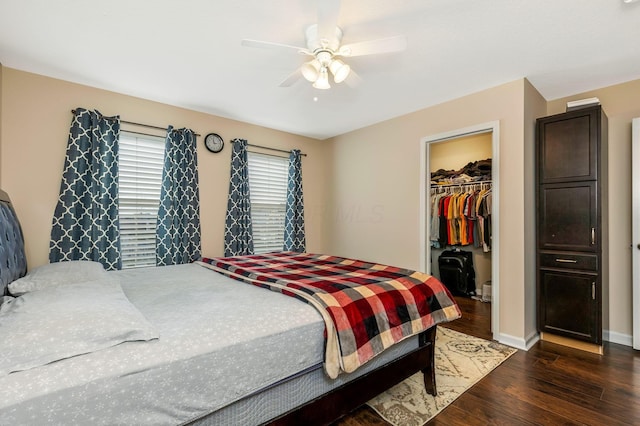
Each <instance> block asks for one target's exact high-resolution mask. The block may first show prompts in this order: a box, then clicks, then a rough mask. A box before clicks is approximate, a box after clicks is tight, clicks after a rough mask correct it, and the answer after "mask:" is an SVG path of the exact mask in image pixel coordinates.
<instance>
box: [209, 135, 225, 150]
mask: <svg viewBox="0 0 640 426" xmlns="http://www.w3.org/2000/svg"><path fill="white" fill-rule="evenodd" d="M204 146H206V147H207V149H208V150H209V151H211V152H213V153H218V152H220V151H222V148H224V139H222V137H221V136H220V135H219V134H217V133H209V134H208V135H207V136H205V137H204Z"/></svg>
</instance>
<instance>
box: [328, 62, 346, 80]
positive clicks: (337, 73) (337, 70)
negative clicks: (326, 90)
mask: <svg viewBox="0 0 640 426" xmlns="http://www.w3.org/2000/svg"><path fill="white" fill-rule="evenodd" d="M329 69H330V70H331V73H332V74H333V81H335V82H336V83H342V82H343V81H344V80H345V79H346V78H347V77H348V76H349V73H350V72H351V67H350V66H349V65H347V64H345V63H344V62H342V61H341V60H340V59H336V60H334V61H333V62H331V65H329Z"/></svg>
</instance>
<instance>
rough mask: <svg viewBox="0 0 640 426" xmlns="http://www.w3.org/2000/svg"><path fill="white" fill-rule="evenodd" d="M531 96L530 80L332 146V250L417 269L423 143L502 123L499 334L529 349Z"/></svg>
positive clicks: (381, 126)
mask: <svg viewBox="0 0 640 426" xmlns="http://www.w3.org/2000/svg"><path fill="white" fill-rule="evenodd" d="M529 90H530V88H528V87H527V83H526V81H525V80H517V81H513V82H510V83H506V84H503V85H500V86H497V87H495V88H492V89H488V90H484V91H481V92H478V93H475V94H472V95H469V96H465V97H463V98H459V99H456V100H453V101H450V102H446V103H443V104H440V105H436V106H433V107H430V108H427V109H424V110H420V111H417V112H414V113H412V114H408V115H405V116H401V117H398V118H395V119H392V120H388V121H384V122H381V123H378V124H375V125H373V126H369V127H366V128H364V129H360V130H357V131H354V132H350V133H347V134H344V135H341V136H338V137H335V138H333V139H331V140H330V141H329V143H330V144H331V151H332V153H331V155H332V159H331V160H330V164H331V165H332V168H333V170H332V172H331V176H332V181H331V182H332V190H331V193H330V195H331V198H330V202H329V209H328V214H327V216H326V223H327V233H328V235H329V237H328V238H327V241H328V246H327V248H328V250H329V251H330V252H332V253H335V254H338V255H345V256H351V257H356V258H363V259H368V260H373V261H378V262H382V263H388V264H394V265H399V266H404V267H409V268H412V269H418V268H419V266H420V239H421V238H423V236H421V235H419V221H420V218H419V212H420V206H419V200H420V193H419V188H420V179H421V176H420V139H421V138H424V137H425V136H429V135H435V134H440V133H444V132H451V131H454V130H457V129H462V128H465V127H470V126H474V125H478V124H482V123H487V122H491V121H495V120H499V122H500V150H499V155H500V170H499V179H500V199H501V200H502V201H501V205H500V225H499V228H500V229H499V231H500V232H499V239H500V241H499V245H500V247H501V250H500V254H499V256H500V257H499V260H498V262H499V275H500V306H499V310H500V324H499V329H500V333H501V335H502V336H501V337H504V338H505V339H506V340H509V339H513V340H516V341H518V342H520V343H524V340H525V338H528V337H529V336H527V334H528V331H529V330H531V329H533V328H535V324H534V323H533V321H532V319H531V318H529V316H528V315H526V312H527V307H526V305H527V303H528V301H527V302H525V293H526V292H525V283H531V282H533V280H534V278H532V277H525V273H526V272H528V273H531V272H532V271H525V257H526V254H527V253H528V248H527V247H528V246H530V245H533V244H534V240H531V235H530V234H529V233H528V232H527V229H528V228H530V227H533V222H532V218H531V217H526V216H525V195H524V188H525V187H526V186H527V185H529V186H532V185H533V176H532V175H529V174H528V173H527V172H526V171H525V169H524V164H525V162H526V161H532V159H526V158H525V155H528V153H529V150H528V148H527V149H525V142H527V143H528V142H529V140H530V137H527V138H525V136H524V128H525V126H524V120H525V111H524V99H525V92H526V91H529ZM527 119H528V120H530V117H527ZM531 137H532V136H531ZM494 179H495V176H494ZM528 204H529V202H528V200H527V206H528ZM349 212H350V213H351V214H348V213H349ZM527 290H528V289H527ZM534 303H535V302H534ZM525 321H527V322H530V323H531V324H530V323H527V324H525ZM496 337H498V336H496Z"/></svg>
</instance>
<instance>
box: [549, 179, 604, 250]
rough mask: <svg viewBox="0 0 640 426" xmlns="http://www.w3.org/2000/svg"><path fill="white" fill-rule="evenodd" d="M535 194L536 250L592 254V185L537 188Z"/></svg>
mask: <svg viewBox="0 0 640 426" xmlns="http://www.w3.org/2000/svg"><path fill="white" fill-rule="evenodd" d="M539 191H540V192H539V205H538V215H539V216H538V248H539V249H540V250H567V251H586V252H596V251H597V250H598V247H599V230H598V227H597V221H598V207H597V201H598V200H597V197H596V182H593V181H591V182H569V183H562V184H560V183H556V184H549V185H541V186H540V189H539Z"/></svg>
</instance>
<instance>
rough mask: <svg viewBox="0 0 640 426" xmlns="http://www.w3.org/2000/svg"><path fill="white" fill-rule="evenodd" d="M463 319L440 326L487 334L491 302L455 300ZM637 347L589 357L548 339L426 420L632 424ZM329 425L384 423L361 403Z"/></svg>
mask: <svg viewBox="0 0 640 426" xmlns="http://www.w3.org/2000/svg"><path fill="white" fill-rule="evenodd" d="M457 300H458V303H459V305H460V308H461V310H462V318H460V319H458V320H456V321H454V322H451V323H449V324H446V325H445V326H446V327H448V328H451V329H454V330H457V331H461V332H463V333H467V334H470V335H473V336H478V337H482V338H485V339H490V338H491V331H490V328H491V327H490V321H491V305H490V304H489V303H483V302H480V301H476V300H472V299H467V298H457ZM638 424H640V351H634V350H633V349H632V348H630V347H628V346H622V345H618V344H615V343H606V342H605V346H604V355H595V354H591V353H588V352H583V351H580V350H576V349H571V348H568V347H565V346H561V345H556V344H553V343H548V342H538V343H536V344H535V345H534V346H533V347H532V348H531V349H530V350H529V351H527V352H525V351H518V352H517V353H516V354H514V355H513V356H511V357H510V358H509V359H508V360H506V361H505V362H504V363H503V364H502V365H500V366H499V367H498V368H496V369H495V370H494V371H492V372H491V373H489V374H488V375H487V376H486V377H484V378H483V379H482V380H481V381H480V382H478V383H477V384H476V385H474V386H473V387H472V388H471V389H469V390H467V391H466V392H465V393H464V394H462V395H461V396H460V397H459V398H458V399H457V400H455V401H454V402H453V403H451V404H450V405H449V406H448V407H447V408H445V409H444V410H443V411H442V412H441V413H440V414H438V415H437V416H436V417H435V418H434V419H432V420H431V421H430V422H429V423H428V425H430V426H431V425H447V426H449V425H465V426H468V425H607V426H608V425H638ZM335 425H339V426H378V425H388V423H387V422H386V421H384V420H383V419H382V418H381V417H380V416H378V415H377V414H376V413H375V412H374V411H373V410H371V409H370V408H368V407H367V406H363V407H360V408H359V409H357V410H356V411H354V412H353V413H351V414H350V415H348V416H346V417H344V418H343V419H341V420H340V421H338V422H336V423H335Z"/></svg>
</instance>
